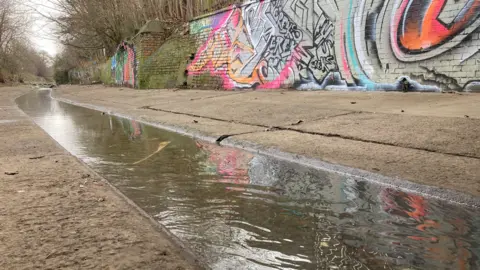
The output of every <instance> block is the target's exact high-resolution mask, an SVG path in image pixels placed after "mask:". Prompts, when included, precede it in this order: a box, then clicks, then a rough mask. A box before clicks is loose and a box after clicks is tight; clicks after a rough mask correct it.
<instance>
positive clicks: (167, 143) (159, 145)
mask: <svg viewBox="0 0 480 270" xmlns="http://www.w3.org/2000/svg"><path fill="white" fill-rule="evenodd" d="M169 144H170V142H161V143H160V144H158V149H157V151H155V152H154V153H152V154H151V155H149V156H147V157H146V158H143V159H141V160H139V161H137V162H135V163H133V165H137V164H140V163H142V162H144V161H145V160H147V159H149V158H151V157H153V156H154V155H155V154H156V153H158V152H160V151H162V150H163V149H164V148H165V147H167V145H169Z"/></svg>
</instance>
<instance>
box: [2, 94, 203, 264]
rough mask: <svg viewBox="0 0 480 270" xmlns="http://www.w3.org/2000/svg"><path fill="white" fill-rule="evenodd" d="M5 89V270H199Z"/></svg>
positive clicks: (3, 202) (3, 174)
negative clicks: (56, 139)
mask: <svg viewBox="0 0 480 270" xmlns="http://www.w3.org/2000/svg"><path fill="white" fill-rule="evenodd" d="M27 90H28V89H25V88H24V89H20V88H6V87H5V88H0V129H1V130H2V132H1V133H0V147H1V149H2V151H1V152H0V201H1V204H0V224H1V225H2V226H1V228H0V242H1V245H0V254H1V256H0V269H175V270H180V269H197V268H198V266H195V263H194V262H193V260H192V258H191V257H189V254H188V252H186V251H185V250H182V249H181V248H179V247H178V246H177V245H175V244H174V242H172V241H171V240H169V238H168V236H167V235H166V234H164V233H162V232H161V230H160V229H159V228H158V227H157V226H156V225H154V224H153V222H151V221H150V220H149V219H148V218H147V217H145V216H143V215H142V214H141V213H140V212H139V211H137V210H135V209H134V208H133V207H132V206H131V205H130V204H128V203H127V202H126V201H125V200H123V199H122V198H121V197H120V196H119V195H118V194H117V193H116V192H115V191H114V190H113V189H112V188H111V187H110V186H109V185H108V184H107V183H106V182H104V180H102V179H101V178H99V177H98V176H96V175H95V174H94V173H92V172H91V171H90V170H89V169H88V168H86V167H85V166H84V165H83V164H81V163H80V162H79V161H78V160H77V159H76V158H74V157H73V156H71V155H69V154H68V153H66V152H65V150H64V149H62V148H61V147H60V146H59V145H57V144H56V143H55V142H54V141H53V140H52V139H51V138H50V137H49V136H48V135H47V134H46V133H45V132H43V130H41V129H40V128H39V127H37V126H36V125H35V124H34V123H33V122H32V121H31V120H30V119H29V118H27V117H26V116H25V115H24V114H23V113H22V112H21V111H20V110H19V109H18V108H17V107H16V106H15V104H14V98H15V97H18V96H19V95H21V94H22V93H25V92H26V91H27Z"/></svg>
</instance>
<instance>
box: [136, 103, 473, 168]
mask: <svg viewBox="0 0 480 270" xmlns="http://www.w3.org/2000/svg"><path fill="white" fill-rule="evenodd" d="M139 109H144V110H153V111H160V112H166V113H172V114H177V115H186V116H191V117H197V118H203V119H209V120H214V121H219V122H225V123H234V124H241V125H246V126H252V127H261V128H265V130H264V131H261V132H270V131H293V132H298V133H302V134H309V135H317V136H323V137H330V138H340V139H344V140H350V141H357V142H364V143H373V144H379V145H385V146H394V147H400V148H405V149H413V150H419V151H425V152H429V153H435V154H443V155H448V156H455V157H463V158H472V159H477V160H480V158H479V157H476V156H473V155H468V154H458V153H450V152H440V151H436V150H432V149H428V148H423V147H409V146H402V145H398V144H395V143H387V142H379V141H374V140H368V139H362V138H357V137H353V136H348V135H341V134H336V133H326V132H315V131H306V130H301V129H296V128H291V127H282V126H267V125H261V124H253V123H248V122H242V121H236V120H225V119H222V118H216V117H209V116H201V115H197V114H192V113H183V112H176V111H170V110H164V109H157V108H152V107H150V106H143V107H140V108H139ZM353 113H357V112H350V113H348V114H353ZM345 115H347V114H345ZM338 116H342V115H338ZM334 117H337V116H334ZM330 118H331V117H330ZM324 119H329V118H324ZM258 132H260V131H254V132H248V133H245V134H250V133H258ZM238 135H244V134H233V135H222V136H220V137H219V138H218V139H217V142H218V140H219V139H221V140H220V142H221V141H223V140H224V139H226V138H229V137H233V136H238ZM223 136H226V137H225V138H222V137H223Z"/></svg>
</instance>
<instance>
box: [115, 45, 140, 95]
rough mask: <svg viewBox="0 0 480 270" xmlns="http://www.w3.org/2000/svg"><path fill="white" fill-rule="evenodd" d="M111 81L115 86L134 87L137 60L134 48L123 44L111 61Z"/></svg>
mask: <svg viewBox="0 0 480 270" xmlns="http://www.w3.org/2000/svg"><path fill="white" fill-rule="evenodd" d="M111 63H112V66H111V67H112V79H113V81H114V82H115V84H117V85H125V86H130V87H135V86H136V80H135V78H136V71H137V60H136V53H135V46H134V45H133V44H128V43H126V42H123V43H122V44H120V45H119V46H118V48H117V52H116V53H115V55H114V56H113V57H112V59H111Z"/></svg>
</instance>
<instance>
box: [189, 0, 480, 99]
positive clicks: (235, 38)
mask: <svg viewBox="0 0 480 270" xmlns="http://www.w3.org/2000/svg"><path fill="white" fill-rule="evenodd" d="M248 2H249V3H248V4H245V5H238V6H232V7H231V8H230V9H228V10H224V11H222V12H218V13H213V14H210V15H208V16H205V17H200V18H198V19H195V20H193V21H191V22H190V33H191V35H192V37H193V38H194V39H195V40H196V41H197V50H196V54H195V59H194V60H193V61H192V63H191V64H190V65H189V67H188V69H189V82H191V84H192V85H193V86H196V87H202V88H219V87H220V88H225V89H234V88H286V87H287V88H296V89H305V90H308V89H327V90H367V91H371V90H385V91H400V90H405V91H440V90H455V91H479V89H480V79H477V78H480V77H479V75H480V65H479V63H480V57H479V55H478V51H479V50H480V32H479V30H478V26H480V19H478V18H477V15H478V14H479V12H480V3H479V2H478V1H474V2H472V3H473V4H471V2H468V3H466V2H465V1H459V2H458V1H457V2H454V1H422V0H401V1H400V0H399V1H384V0H337V1H336V2H335V3H336V4H332V2H331V1H329V0H303V1H299V0H264V1H248ZM470 4H471V5H470Z"/></svg>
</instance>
